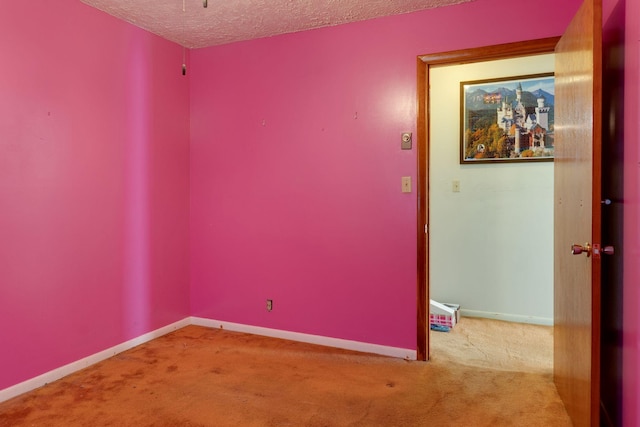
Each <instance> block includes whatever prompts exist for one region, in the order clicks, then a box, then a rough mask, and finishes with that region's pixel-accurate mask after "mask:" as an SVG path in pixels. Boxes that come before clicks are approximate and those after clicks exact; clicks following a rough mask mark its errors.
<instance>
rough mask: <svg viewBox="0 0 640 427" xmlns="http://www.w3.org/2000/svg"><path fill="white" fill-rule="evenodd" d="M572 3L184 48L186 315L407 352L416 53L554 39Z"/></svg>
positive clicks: (412, 304)
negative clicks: (407, 180) (517, 21)
mask: <svg viewBox="0 0 640 427" xmlns="http://www.w3.org/2000/svg"><path fill="white" fill-rule="evenodd" d="M521 3H522V6H523V7H525V9H526V6H527V3H526V2H521ZM579 3H580V1H578V0H572V1H565V2H557V1H552V0H544V1H542V2H538V3H537V4H536V9H537V10H543V11H544V10H546V11H553V13H545V14H544V17H545V20H544V22H543V25H540V24H539V23H538V22H535V23H533V22H532V24H531V25H530V26H527V25H516V26H515V27H514V26H511V25H508V18H507V22H506V23H505V25H502V24H500V23H501V22H502V21H503V17H504V16H505V15H504V9H505V2H504V1H499V0H478V1H475V2H471V3H466V4H463V5H458V6H452V7H446V8H442V9H436V10H431V11H425V12H419V13H413V14H408V15H402V16H396V17H389V18H384V19H378V20H373V21H367V22H361V23H355V24H350V25H344V26H338V27H331V28H325V29H320V30H315V31H308V32H304V33H297V34H290V35H284V36H279V37H273V38H266V39H261V40H255V41H250V42H243V43H236V44H231V45H227V46H220V47H213V48H207V49H201V50H196V51H194V52H192V55H191V58H192V64H191V70H192V80H191V85H192V86H191V112H192V114H191V136H192V139H191V254H192V257H191V309H192V314H193V315H195V316H202V317H207V318H214V319H218V320H224V321H231V322H239V323H243V324H250V325H258V326H263V327H269V328H277V329H285V330H291V331H297V332H303V333H309V334H317V335H323V336H330V337H338V338H344V339H350V340H357V341H365V342H370V343H376V344H382V345H389V346H396V347H403V348H411V349H415V348H416V193H415V191H414V192H413V193H412V194H402V193H401V192H400V178H401V177H402V176H411V177H412V178H413V179H414V182H415V178H416V152H415V150H413V151H401V150H400V133H401V132H404V131H412V132H414V134H415V126H416V56H417V55H419V54H427V53H434V52H441V51H448V50H453V49H462V48H470V47H477V46H483V45H492V44H498V43H507V42H513V41H517V40H524V39H535V38H542V37H549V36H555V35H559V34H561V33H562V32H563V31H564V29H565V27H566V25H567V23H568V22H569V20H570V18H571V17H572V16H573V13H574V12H575V11H576V10H577V8H578V5H579ZM509 8H513V9H517V7H516V5H513V4H510V6H509ZM496 19H497V21H496ZM483 22H484V23H491V22H495V23H496V25H481V26H479V23H483ZM525 23H526V21H525ZM474 28H475V29H476V30H474V31H473V32H472V33H471V32H470V31H469V30H471V29H474ZM511 29H513V31H511ZM267 298H271V299H273V300H274V310H273V311H272V312H266V310H265V299H267Z"/></svg>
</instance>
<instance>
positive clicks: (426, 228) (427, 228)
mask: <svg viewBox="0 0 640 427" xmlns="http://www.w3.org/2000/svg"><path fill="white" fill-rule="evenodd" d="M424 234H429V224H425V225H424Z"/></svg>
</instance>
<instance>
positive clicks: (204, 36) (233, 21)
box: [81, 0, 474, 48]
mask: <svg viewBox="0 0 640 427" xmlns="http://www.w3.org/2000/svg"><path fill="white" fill-rule="evenodd" d="M81 1H82V2H83V3H85V4H87V5H89V6H93V7H95V8H97V9H100V10H102V11H104V12H107V13H109V14H110V15H113V16H115V17H117V18H120V19H123V20H125V21H127V22H130V23H132V24H134V25H137V26H138V27H141V28H144V29H145V30H148V31H150V32H152V33H155V34H157V35H159V36H161V37H164V38H166V39H168V40H171V41H174V42H176V43H178V44H180V45H182V46H185V47H188V48H200V47H207V46H214V45H220V44H226V43H232V42H236V41H241V40H250V39H257V38H261V37H269V36H274V35H277V34H284V33H293V32H297V31H304V30H309V29H312V28H320V27H327V26H331V25H339V24H345V23H348V22H354V21H363V20H365V19H372V18H377V17H381V16H389V15H398V14H401V13H409V12H415V11H418V10H423V9H432V8H435V7H441V6H448V5H452V4H458V3H466V2H469V1H474V0H207V7H206V8H205V7H204V0H81ZM183 6H184V11H183Z"/></svg>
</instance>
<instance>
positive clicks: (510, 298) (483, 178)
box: [429, 54, 554, 324]
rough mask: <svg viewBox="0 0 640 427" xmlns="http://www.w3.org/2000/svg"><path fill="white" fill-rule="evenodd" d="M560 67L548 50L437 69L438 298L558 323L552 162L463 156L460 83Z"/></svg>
mask: <svg viewBox="0 0 640 427" xmlns="http://www.w3.org/2000/svg"><path fill="white" fill-rule="evenodd" d="M553 67H554V56H553V54H549V55H538V56H533V57H526V58H517V59H509V60H501V61H491V62H483V63H477V64H465V65H455V66H443V67H437V68H432V70H431V74H430V82H431V95H430V97H431V98H430V99H431V120H430V124H431V125H430V126H431V137H430V145H431V146H430V166H429V182H430V190H429V191H430V193H429V195H430V200H429V203H430V205H429V206H430V207H429V209H430V210H429V215H430V218H429V239H430V240H429V243H430V264H429V280H430V289H431V298H432V299H434V300H436V301H439V302H449V303H457V304H461V306H462V307H461V308H462V314H463V316H464V315H467V316H471V315H473V316H481V317H496V318H499V319H503V320H515V321H522V322H532V323H542V324H552V322H553V163H552V162H534V163H526V164H523V163H502V164H495V163H494V164H485V163H483V164H466V165H460V162H459V157H460V154H459V149H460V148H459V147H460V129H459V128H460V126H459V120H460V82H461V81H469V80H478V79H489V78H497V77H508V76H516V75H526V74H534V73H543V72H552V71H553ZM454 180H458V181H460V192H458V193H454V192H453V191H452V183H453V181H454Z"/></svg>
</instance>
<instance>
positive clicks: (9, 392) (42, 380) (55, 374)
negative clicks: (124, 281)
mask: <svg viewBox="0 0 640 427" xmlns="http://www.w3.org/2000/svg"><path fill="white" fill-rule="evenodd" d="M189 321H190V319H189V318H188V317H187V318H185V319H182V320H180V321H178V322H175V323H172V324H170V325H167V326H164V327H162V328H159V329H156V330H155V331H151V332H148V333H146V334H144V335H140V336H139V337H136V338H133V339H131V340H129V341H126V342H123V343H121V344H118V345H116V346H114V347H111V348H108V349H106V350H103V351H100V352H98V353H95V354H92V355H90V356H87V357H85V358H83V359H80V360H76V361H75V362H71V363H69V364H68V365H64V366H61V367H59V368H56V369H54V370H52V371H49V372H45V373H44V374H42V375H38V376H37V377H34V378H31V379H28V380H26V381H23V382H21V383H19V384H16V385H14V386H11V387H9V388H5V389H4V390H0V402H4V401H5V400H9V399H12V398H14V397H16V396H19V395H21V394H23V393H26V392H28V391H31V390H35V389H36V388H39V387H42V386H44V385H47V384H49V383H50V382H53V381H57V380H59V379H60V378H62V377H66V376H67V375H70V374H72V373H74V372H76V371H79V370H81V369H84V368H86V367H88V366H91V365H94V364H96V363H98V362H102V361H103V360H105V359H108V358H110V357H113V356H115V355H116V354H118V353H122V352H123V351H126V350H129V349H131V348H133V347H135V346H138V345H140V344H144V343H146V342H148V341H151V340H153V339H156V338H158V337H161V336H162V335H166V334H168V333H169V332H173V331H175V330H177V329H180V328H183V327H185V326H188V325H189Z"/></svg>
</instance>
